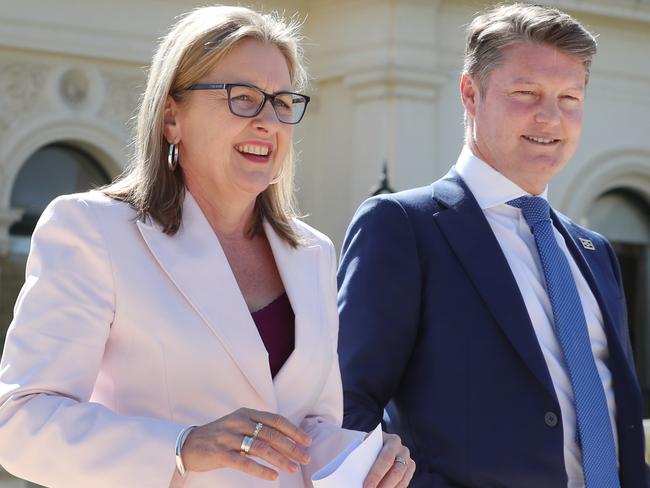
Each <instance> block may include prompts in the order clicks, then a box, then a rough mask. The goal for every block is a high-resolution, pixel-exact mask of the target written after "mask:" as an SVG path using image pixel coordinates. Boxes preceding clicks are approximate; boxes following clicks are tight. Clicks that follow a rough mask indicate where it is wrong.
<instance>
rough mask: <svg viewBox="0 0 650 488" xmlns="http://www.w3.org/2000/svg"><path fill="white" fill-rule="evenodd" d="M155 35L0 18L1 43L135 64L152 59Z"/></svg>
mask: <svg viewBox="0 0 650 488" xmlns="http://www.w3.org/2000/svg"><path fill="white" fill-rule="evenodd" d="M124 15H126V13H124ZM172 17H173V16H170V23H171V19H172ZM157 34H159V33H153V32H152V33H151V35H144V34H136V33H126V32H113V31H109V30H106V31H103V32H102V31H98V30H94V29H88V28H86V27H84V26H82V25H77V26H75V25H69V26H62V25H55V24H50V23H47V22H43V21H36V20H24V19H9V18H0V46H8V47H11V48H14V49H15V48H19V49H25V50H29V51H40V52H47V53H57V54H66V55H72V56H81V57H89V58H97V59H104V60H114V61H126V62H130V63H136V64H142V63H149V62H150V61H151V54H152V52H153V49H154V45H155V42H154V39H155V38H156V35H157Z"/></svg>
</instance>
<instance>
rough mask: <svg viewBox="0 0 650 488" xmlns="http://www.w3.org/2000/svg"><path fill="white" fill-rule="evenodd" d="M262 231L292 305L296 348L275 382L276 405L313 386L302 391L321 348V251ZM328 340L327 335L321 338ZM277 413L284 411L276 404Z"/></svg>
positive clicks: (309, 387)
mask: <svg viewBox="0 0 650 488" xmlns="http://www.w3.org/2000/svg"><path fill="white" fill-rule="evenodd" d="M264 231H265V233H266V236H267V238H268V240H269V243H270V245H271V249H272V251H273V256H274V258H275V262H276V264H277V266H278V270H279V272H280V277H281V278H282V283H283V284H284V288H285V290H286V292H287V296H288V297H289V301H290V302H291V307H292V308H293V312H294V315H295V348H294V350H293V353H291V356H289V358H288V359H287V362H286V363H285V364H284V365H283V366H282V368H281V369H280V371H279V372H278V373H277V375H276V376H275V379H274V384H275V387H276V390H277V391H278V392H282V394H280V393H278V395H277V397H278V403H279V404H280V403H282V402H283V401H287V400H289V399H290V398H291V397H292V395H287V392H291V391H298V392H299V391H303V392H307V391H310V390H311V389H312V388H313V386H309V385H306V387H305V388H301V385H300V384H299V383H300V382H301V381H303V380H302V379H301V378H304V379H306V380H307V381H309V380H310V375H308V374H305V372H306V371H309V370H310V369H312V364H313V361H314V360H315V359H316V357H317V356H318V355H319V350H320V348H323V347H324V344H323V341H322V340H319V334H321V333H322V327H323V325H322V323H321V322H322V321H321V315H322V314H321V310H322V308H323V303H322V300H321V297H320V295H319V287H318V284H319V283H320V282H321V277H320V276H319V266H318V265H319V259H320V253H321V252H323V251H322V249H321V247H320V246H319V245H318V244H313V245H309V244H307V245H305V246H299V247H298V248H295V249H294V248H292V247H291V246H290V245H289V244H287V243H286V242H285V241H283V240H282V239H281V238H280V237H279V236H278V235H277V234H276V233H275V231H274V230H273V228H272V227H271V225H270V224H268V222H264ZM322 338H323V339H325V340H327V339H328V338H329V335H323V336H322ZM279 408H280V411H285V410H286V409H284V408H283V405H279Z"/></svg>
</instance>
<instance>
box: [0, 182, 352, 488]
mask: <svg viewBox="0 0 650 488" xmlns="http://www.w3.org/2000/svg"><path fill="white" fill-rule="evenodd" d="M295 226H296V229H297V230H298V232H299V233H300V234H301V235H302V236H303V237H304V238H305V239H306V240H307V242H308V243H307V245H304V246H301V247H299V248H298V249H292V248H291V247H290V246H288V245H287V244H286V243H285V242H284V241H282V240H281V239H280V238H279V237H278V236H277V235H276V234H275V232H274V231H273V229H272V228H271V227H270V226H269V225H265V231H266V234H267V236H268V239H269V242H270V244H271V248H272V250H273V254H274V257H275V260H276V263H277V266H278V268H279V271H280V275H281V277H282V280H283V283H284V286H285V289H286V291H287V294H288V296H289V299H290V301H291V305H292V307H293V309H294V312H295V316H296V323H295V326H296V338H295V341H296V346H295V350H294V352H293V354H292V355H291V356H290V357H289V359H288V360H287V362H286V363H285V365H284V366H283V368H282V369H281V370H280V372H279V373H278V374H277V375H276V377H275V378H274V379H273V378H272V377H271V374H270V371H269V364H268V356H267V352H266V349H265V347H264V345H263V343H262V341H261V339H260V337H259V335H258V333H257V329H256V327H255V324H254V322H253V320H252V318H251V315H250V313H249V311H248V308H247V306H246V303H245V302H244V299H243V297H242V295H241V293H240V291H239V288H238V286H237V283H236V281H235V278H234V276H233V274H232V271H231V269H230V267H229V265H228V262H227V260H226V258H225V255H224V253H223V250H222V248H221V246H220V244H219V241H218V239H217V238H216V236H215V235H214V233H213V231H212V229H211V228H210V226H209V224H208V222H207V220H206V219H205V217H204V216H203V213H202V212H201V210H200V208H199V207H198V205H197V204H196V202H195V200H194V199H193V198H192V196H191V195H190V194H189V193H188V195H187V197H186V198H185V202H184V205H183V224H182V226H181V229H180V231H179V232H178V233H177V234H176V235H175V236H173V237H170V236H167V235H165V234H164V233H163V232H162V231H161V229H160V228H159V226H158V225H157V224H156V223H155V222H152V221H148V222H145V223H142V222H136V221H135V213H134V211H133V210H132V209H131V208H130V207H129V206H128V205H127V204H124V203H121V202H117V201H114V200H112V199H109V198H107V197H105V196H104V195H102V194H101V193H99V192H90V193H84V194H78V195H70V196H65V197H60V198H58V199H56V200H55V201H54V202H53V203H52V204H51V205H50V206H49V207H48V208H47V209H46V210H45V212H44V213H43V216H42V217H41V220H40V222H39V224H38V225H37V227H36V230H35V232H34V236H33V239H32V248H31V253H30V256H29V260H28V263H27V272H26V282H25V285H24V287H23V289H22V291H21V293H20V296H19V297H18V301H17V303H16V308H15V318H14V321H13V322H12V324H11V327H10V329H9V332H8V335H7V342H6V345H5V350H4V355H3V357H2V362H1V363H0V464H2V465H3V466H4V467H5V468H6V469H7V470H8V471H9V472H11V473H14V474H15V475H17V476H20V477H24V478H27V479H29V480H32V481H35V482H37V483H40V484H42V485H46V486H52V487H65V488H73V487H84V488H87V487H93V488H101V487H112V488H115V487H138V488H141V487H166V486H173V487H181V486H183V487H188V488H190V487H191V488H194V487H196V488H199V487H206V488H207V487H211V488H218V487H224V488H225V487H229V488H230V487H233V488H234V487H236V488H257V487H260V488H261V487H269V488H298V487H303V486H307V487H309V486H311V483H310V482H309V481H308V480H309V478H310V476H311V474H312V473H313V472H314V471H315V470H316V469H318V468H320V467H321V466H322V465H324V464H325V463H326V462H327V461H329V460H330V459H331V458H332V457H333V456H334V455H336V453H337V452H338V451H339V450H340V449H342V448H343V447H344V446H345V445H347V443H349V442H350V441H352V440H353V439H354V438H357V437H359V436H360V435H363V434H361V433H359V432H354V431H346V430H344V429H342V428H341V427H340V425H341V419H342V393H341V379H340V374H339V369H338V357H337V352H336V344H337V333H338V316H337V309H336V282H335V267H336V255H335V252H334V248H333V246H332V243H331V242H330V241H329V239H328V238H327V237H325V236H324V235H322V234H320V233H319V232H317V231H316V230H314V229H312V228H311V227H309V226H307V225H306V224H304V223H302V222H299V221H295ZM240 407H249V408H254V409H259V410H267V411H271V412H277V413H279V414H281V415H284V416H286V417H287V418H288V419H289V420H291V421H292V422H294V423H295V424H298V425H300V426H302V427H303V428H304V429H305V430H307V432H308V433H309V434H310V435H311V436H312V438H313V444H312V447H311V448H310V449H311V458H312V462H311V464H310V465H309V466H306V467H304V468H303V469H302V472H299V473H297V474H295V475H289V474H285V473H282V474H281V476H280V477H279V479H278V480H277V481H275V482H268V481H262V480H258V479H256V478H252V477H250V476H247V475H244V474H241V473H239V472H237V471H234V470H228V469H220V470H215V471H212V472H208V473H189V474H188V475H186V477H184V478H183V479H180V478H179V477H178V476H177V475H176V474H175V462H174V443H175V440H176V436H177V434H178V433H179V432H180V431H181V430H182V429H183V428H184V427H185V426H187V425H190V424H198V425H200V424H204V423H207V422H210V421H212V420H215V419H217V418H219V417H221V416H223V415H226V414H228V413H230V412H232V411H233V410H236V409H237V408H240Z"/></svg>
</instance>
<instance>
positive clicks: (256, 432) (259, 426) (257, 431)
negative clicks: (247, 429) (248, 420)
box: [253, 422, 264, 439]
mask: <svg viewBox="0 0 650 488" xmlns="http://www.w3.org/2000/svg"><path fill="white" fill-rule="evenodd" d="M262 427H264V424H263V423H262V422H257V423H256V424H255V430H254V431H253V439H257V436H258V435H259V434H260V431H261V430H262Z"/></svg>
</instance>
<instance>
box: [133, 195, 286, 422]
mask: <svg viewBox="0 0 650 488" xmlns="http://www.w3.org/2000/svg"><path fill="white" fill-rule="evenodd" d="M185 195H186V196H185V201H184V203H183V222H182V225H181V228H180V229H179V231H178V232H177V233H176V234H175V235H174V236H168V235H166V234H164V233H163V232H162V231H161V230H160V228H159V227H158V226H157V225H156V224H155V223H153V222H151V221H147V222H145V223H143V222H138V223H137V224H138V228H139V229H140V232H141V234H142V237H143V238H144V240H145V242H146V244H147V246H148V247H149V249H150V250H151V253H152V254H153V255H154V257H155V258H156V260H157V261H158V263H159V264H160V266H161V267H162V269H163V270H164V271H165V273H167V275H168V276H169V278H170V280H171V281H172V282H173V283H174V285H175V286H176V287H177V288H178V290H179V292H180V293H181V294H182V295H183V296H184V297H185V299H186V300H187V301H188V302H189V303H190V304H191V305H192V307H193V308H194V309H195V310H196V312H197V313H198V314H199V315H200V316H201V318H202V319H203V321H204V322H205V323H206V324H207V326H208V327H209V328H210V329H211V330H212V331H213V332H214V334H215V335H216V337H217V338H218V339H219V341H221V343H222V345H223V347H224V348H225V350H226V351H227V352H228V353H229V354H230V356H231V358H232V360H233V361H234V362H235V363H236V364H237V365H238V367H239V368H240V369H241V370H242V372H243V373H244V375H245V376H246V378H247V379H248V381H249V382H250V384H251V385H252V387H253V388H254V389H255V390H256V391H257V392H258V393H259V395H260V396H261V398H262V399H263V400H264V401H265V402H266V403H267V404H268V406H269V407H268V408H269V409H271V410H274V409H275V407H276V399H275V393H274V388H273V384H272V381H271V375H270V371H269V362H268V353H267V352H266V348H265V347H264V344H263V342H262V339H261V338H260V335H259V333H258V332H257V327H256V326H255V322H254V321H253V318H252V317H251V315H250V312H249V310H248V307H247V305H246V302H245V301H244V297H243V296H242V294H241V291H240V289H239V286H238V285H237V282H236V280H235V276H234V275H233V273H232V270H231V268H230V265H229V264H228V260H227V259H226V256H225V254H224V252H223V249H222V247H221V244H220V243H219V239H218V238H217V236H216V235H215V234H214V231H213V230H212V228H211V227H210V224H209V223H208V221H207V220H206V218H205V216H204V215H203V212H202V211H201V209H200V208H199V206H198V204H197V203H196V201H195V200H194V198H193V197H192V195H191V194H190V193H189V192H186V194H185ZM214 373H215V374H218V372H217V371H215V372H214Z"/></svg>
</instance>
